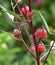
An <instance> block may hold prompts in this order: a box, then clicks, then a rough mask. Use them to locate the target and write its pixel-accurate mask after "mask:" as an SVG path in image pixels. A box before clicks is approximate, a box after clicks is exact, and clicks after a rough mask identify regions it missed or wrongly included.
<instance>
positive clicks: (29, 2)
mask: <svg viewBox="0 0 55 65" xmlns="http://www.w3.org/2000/svg"><path fill="white" fill-rule="evenodd" d="M28 4H29V11H31V0H28Z"/></svg>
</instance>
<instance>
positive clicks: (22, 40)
mask: <svg viewBox="0 0 55 65" xmlns="http://www.w3.org/2000/svg"><path fill="white" fill-rule="evenodd" d="M21 42H22V43H23V45H24V46H25V47H26V49H27V50H28V51H29V52H30V54H31V55H32V56H33V57H34V58H35V59H36V57H35V55H34V54H33V53H32V51H31V50H30V49H29V48H28V46H27V45H26V43H25V41H24V39H23V38H22V39H21Z"/></svg>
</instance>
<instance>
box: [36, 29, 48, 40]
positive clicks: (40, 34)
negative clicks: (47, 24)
mask: <svg viewBox="0 0 55 65" xmlns="http://www.w3.org/2000/svg"><path fill="white" fill-rule="evenodd" d="M35 35H36V36H37V37H39V38H40V39H42V38H46V37H47V31H46V30H45V29H44V28H39V29H37V30H36V32H35Z"/></svg>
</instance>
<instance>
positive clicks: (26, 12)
mask: <svg viewBox="0 0 55 65" xmlns="http://www.w3.org/2000/svg"><path fill="white" fill-rule="evenodd" d="M20 14H21V15H23V16H26V17H27V18H28V19H31V18H32V16H33V12H32V11H29V7H28V6H23V7H22V8H21V10H20Z"/></svg>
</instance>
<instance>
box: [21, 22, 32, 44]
mask: <svg viewBox="0 0 55 65" xmlns="http://www.w3.org/2000/svg"><path fill="white" fill-rule="evenodd" d="M20 24H21V25H20V26H21V27H22V28H23V29H24V31H25V33H26V35H27V37H28V39H29V41H30V43H31V44H33V40H32V39H31V36H30V34H29V32H28V30H27V28H26V24H25V23H24V22H21V23H20ZM22 25H23V26H22Z"/></svg>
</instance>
